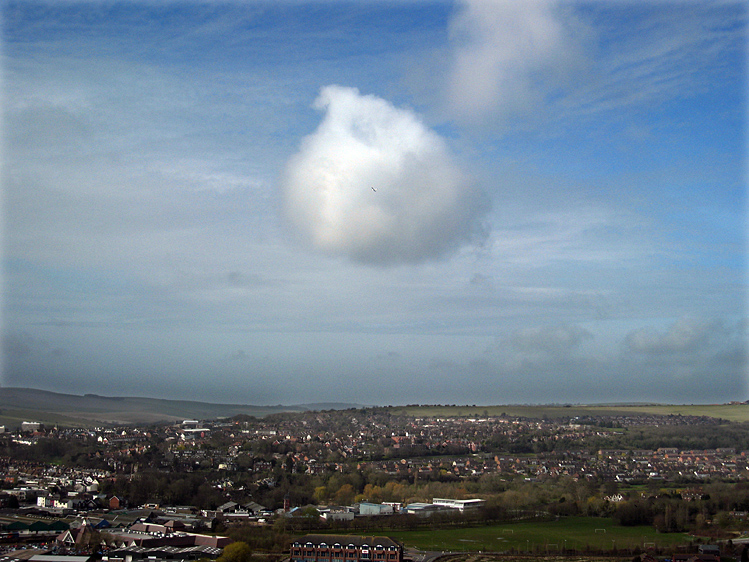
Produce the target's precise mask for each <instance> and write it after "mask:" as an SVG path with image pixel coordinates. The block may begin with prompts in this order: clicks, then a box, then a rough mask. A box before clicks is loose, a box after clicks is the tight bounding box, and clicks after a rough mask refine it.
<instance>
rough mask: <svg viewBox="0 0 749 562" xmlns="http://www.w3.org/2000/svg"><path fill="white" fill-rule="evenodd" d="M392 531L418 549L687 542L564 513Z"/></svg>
mask: <svg viewBox="0 0 749 562" xmlns="http://www.w3.org/2000/svg"><path fill="white" fill-rule="evenodd" d="M387 535H388V536H390V537H392V538H394V539H397V540H399V541H401V542H403V544H404V545H405V546H406V547H412V548H417V549H419V550H439V551H443V550H444V551H453V552H454V551H472V552H478V551H483V552H502V551H509V550H512V549H514V550H515V551H522V552H534V553H546V552H548V553H557V552H561V551H563V550H564V549H565V548H566V549H567V550H570V551H581V550H586V549H588V548H593V549H596V550H602V551H611V550H613V549H615V550H616V551H619V552H621V551H625V552H631V551H632V550H633V549H635V548H640V549H642V548H647V547H650V546H656V547H658V548H665V549H669V548H673V547H675V546H676V545H679V544H687V543H689V541H690V538H691V537H690V536H689V535H687V534H684V533H666V534H664V533H656V532H655V530H654V529H653V527H652V526H650V527H619V526H615V525H614V523H613V521H612V520H611V519H596V518H589V517H565V518H561V519H559V520H557V521H549V522H520V523H504V524H502V525H496V526H490V527H469V528H456V529H436V530H431V529H425V530H417V531H393V532H388V533H387Z"/></svg>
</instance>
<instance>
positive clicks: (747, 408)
mask: <svg viewBox="0 0 749 562" xmlns="http://www.w3.org/2000/svg"><path fill="white" fill-rule="evenodd" d="M390 411H391V412H392V413H393V414H405V415H410V416H417V417H418V416H423V417H455V416H470V417H486V416H499V415H501V414H506V415H508V416H522V417H528V418H538V419H542V418H550V419H554V418H566V417H570V416H628V415H629V416H633V415H641V414H646V415H647V414H652V415H670V414H673V415H682V416H707V417H711V418H722V419H725V420H729V421H733V422H749V404H689V405H669V404H637V405H569V406H555V405H552V406H534V405H513V406H428V405H425V406H393V407H391V408H390Z"/></svg>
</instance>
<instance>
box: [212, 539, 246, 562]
mask: <svg viewBox="0 0 749 562" xmlns="http://www.w3.org/2000/svg"><path fill="white" fill-rule="evenodd" d="M251 556H252V550H251V549H250V545H248V544H247V543H246V542H242V541H237V542H233V543H231V544H230V545H227V546H226V547H224V551H223V552H222V553H221V556H219V557H218V558H217V559H216V561H217V562H249V560H250V557H251Z"/></svg>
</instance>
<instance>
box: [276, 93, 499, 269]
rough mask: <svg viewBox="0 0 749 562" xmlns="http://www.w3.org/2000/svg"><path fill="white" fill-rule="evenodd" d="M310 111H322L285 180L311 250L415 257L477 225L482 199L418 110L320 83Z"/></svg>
mask: <svg viewBox="0 0 749 562" xmlns="http://www.w3.org/2000/svg"><path fill="white" fill-rule="evenodd" d="M315 108H317V109H319V110H321V111H324V112H325V116H324V117H323V120H322V122H321V123H320V125H319V126H318V128H317V130H316V131H315V132H314V133H312V134H311V135H309V136H308V137H306V138H305V139H304V140H303V142H302V145H301V148H300V150H299V152H298V153H297V154H296V155H295V156H293V157H292V158H291V160H290V161H289V162H288V164H287V166H286V170H285V175H284V178H283V182H282V187H283V196H284V208H285V212H286V215H287V217H288V218H289V220H290V221H291V223H292V224H293V225H294V226H295V227H296V229H297V230H298V232H299V233H300V234H301V235H302V237H303V238H304V239H305V240H307V241H309V242H310V243H311V244H312V245H313V246H314V247H316V248H317V249H320V250H322V251H325V252H328V253H330V254H335V255H342V256H346V257H348V258H350V259H352V260H354V261H358V262H363V263H371V264H382V265H388V264H397V263H415V262H421V261H425V260H428V259H433V258H437V257H440V256H442V255H444V254H445V253H447V252H449V251H450V250H453V249H455V248H456V247H458V246H459V245H461V244H463V243H465V242H467V241H469V240H470V239H471V237H472V236H473V235H474V234H475V233H476V232H477V231H478V228H477V219H478V217H479V216H480V215H481V213H482V212H483V211H484V210H485V207H486V202H485V198H484V196H483V195H482V193H481V192H480V191H479V190H477V189H476V188H475V187H474V186H473V185H472V183H471V181H470V179H469V177H468V176H467V175H466V174H465V173H464V172H463V171H461V169H460V168H459V166H458V165H457V163H456V162H455V159H454V157H453V156H452V155H451V154H450V151H449V150H448V148H447V146H446V144H445V142H444V141H443V140H442V138H441V137H440V136H439V135H437V134H436V133H435V132H434V131H432V130H430V129H429V128H428V127H426V126H425V125H424V124H423V123H422V122H421V121H420V119H419V118H418V116H417V115H415V114H414V113H413V112H411V111H409V110H405V109H399V108H396V107H394V106H393V105H391V104H390V103H388V102H387V101H385V100H383V99H381V98H378V97H376V96H372V95H361V94H360V93H359V91H358V90H357V89H355V88H345V87H340V86H326V87H324V88H322V90H321V91H320V95H319V97H318V98H317V100H316V101H315Z"/></svg>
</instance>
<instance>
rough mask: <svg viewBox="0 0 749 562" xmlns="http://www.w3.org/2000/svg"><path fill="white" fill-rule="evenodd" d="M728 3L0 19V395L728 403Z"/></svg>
mask: <svg viewBox="0 0 749 562" xmlns="http://www.w3.org/2000/svg"><path fill="white" fill-rule="evenodd" d="M746 19H747V10H746V5H745V4H744V3H740V2H696V1H689V2H677V1H671V2H665V1H664V2H653V3H643V2H625V1H618V2H617V1H603V0H602V1H595V2H584V3H583V2H573V1H565V2H551V1H532V2H522V3H520V2H509V1H508V2H499V1H497V2H491V1H478V0H468V1H464V2H456V3H451V2H430V1H426V2H406V1H403V2H381V1H366V0H365V1H362V2H345V1H334V2H297V1H295V2H292V1H288V2H252V1H239V0H236V1H224V2H219V1H215V2H214V1H208V0H206V1H201V2H198V1H184V2H182V1H180V2H176V1H175V2H158V3H157V2H121V3H114V2H104V1H102V2H96V1H83V2H73V1H60V2H52V1H50V2H36V1H33V0H32V1H23V2H11V1H7V0H4V1H3V2H2V29H3V32H2V34H3V45H2V53H1V56H2V108H3V113H2V120H3V121H2V130H3V138H2V142H3V150H2V165H1V167H0V174H2V186H3V192H2V211H3V232H2V241H3V244H2V246H3V252H2V258H3V262H2V263H3V277H2V279H3V281H2V294H3V297H4V300H3V305H4V306H3V311H2V336H3V339H2V341H3V349H2V368H3V371H2V384H3V385H5V386H28V387H34V388H43V389H51V390H57V391H61V392H70V393H85V392H95V393H99V394H106V395H130V396H157V397H166V398H180V399H196V400H207V401H218V402H239V403H252V404H278V403H284V404H293V403H312V402H330V401H339V402H355V403H360V404H404V403H463V404H503V403H553V402H573V403H586V402H611V401H617V402H626V401H659V402H674V403H692V402H695V403H698V402H699V403H704V402H724V401H729V400H746V399H747V398H749V396H747V334H746V327H747V314H746V294H747V293H746V289H747V283H746V265H747V264H746V253H747V252H746V250H747V248H746V242H747V238H746V136H745V125H746V85H747V84H746V74H747V73H746V47H747V30H746V24H747V21H746Z"/></svg>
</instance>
